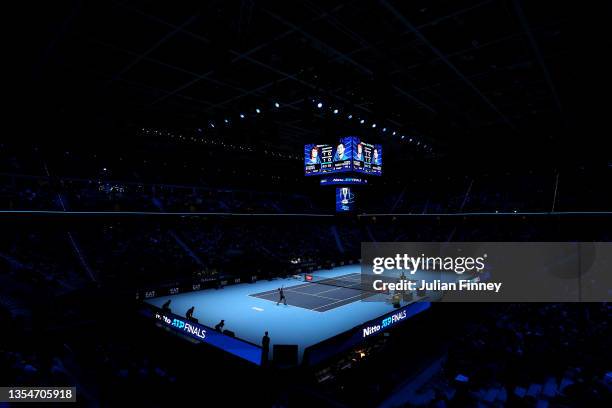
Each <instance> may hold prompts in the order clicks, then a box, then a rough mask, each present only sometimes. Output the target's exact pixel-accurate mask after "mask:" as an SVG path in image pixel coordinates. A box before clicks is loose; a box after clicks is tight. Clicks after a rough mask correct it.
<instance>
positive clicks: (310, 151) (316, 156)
mask: <svg viewBox="0 0 612 408" xmlns="http://www.w3.org/2000/svg"><path fill="white" fill-rule="evenodd" d="M331 168H332V146H331V145H325V144H319V145H316V144H307V145H306V146H304V172H305V173H306V175H307V176H313V175H319V174H322V173H327V172H329V171H330V170H331Z"/></svg>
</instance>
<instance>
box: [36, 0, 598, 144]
mask: <svg viewBox="0 0 612 408" xmlns="http://www.w3.org/2000/svg"><path fill="white" fill-rule="evenodd" d="M44 7H45V8H48V10H41V12H40V13H39V14H40V15H38V16H37V17H36V19H35V23H34V24H35V25H36V27H35V30H33V31H35V32H36V33H37V40H36V41H37V42H36V46H37V47H36V48H35V49H34V50H35V52H33V53H32V54H31V56H30V58H31V67H32V68H31V70H30V72H31V74H32V76H33V81H32V83H33V84H34V85H35V87H36V90H35V92H36V93H37V95H39V96H37V99H39V101H40V102H41V105H39V106H42V105H43V104H44V106H46V107H48V108H47V109H61V110H62V112H63V113H64V114H66V112H68V115H74V116H81V115H85V116H87V115H92V114H94V113H95V114H97V115H101V116H102V117H103V118H107V119H109V120H111V119H112V120H113V121H118V122H120V123H126V122H129V123H136V124H138V125H141V124H142V125H153V126H164V127H172V126H174V127H206V126H209V125H210V123H211V122H212V123H213V124H217V127H222V126H219V125H222V124H223V121H224V120H226V119H227V120H228V121H231V122H232V123H234V122H238V121H239V120H238V119H239V115H240V114H245V115H246V116H247V118H246V119H247V120H248V119H251V120H252V122H250V125H249V126H251V127H256V126H258V125H257V124H256V119H258V118H260V121H259V122H257V123H264V125H262V126H264V128H265V129H266V131H268V133H270V134H271V135H270V141H271V142H273V143H277V144H279V145H282V146H289V148H294V147H295V146H297V145H299V144H301V143H305V142H312V141H313V140H315V141H316V139H317V138H320V137H321V134H322V133H323V135H327V134H328V133H331V134H333V133H335V132H337V130H338V129H340V130H343V129H346V131H347V132H349V131H352V130H355V131H360V132H363V133H365V135H364V137H367V136H370V137H372V138H377V139H379V140H383V141H386V142H387V143H398V145H408V146H409V147H410V149H412V150H413V151H414V152H415V153H416V154H424V155H427V154H437V153H440V152H442V153H444V152H448V151H449V150H453V149H459V148H462V149H468V148H470V146H472V147H473V146H481V147H482V146H487V147H488V148H491V147H493V146H511V145H516V144H519V145H521V144H525V143H529V145H530V146H534V145H541V146H544V147H545V146H548V145H549V144H550V143H556V142H558V141H559V140H560V138H562V137H563V138H567V134H568V132H567V131H568V129H576V128H577V127H578V125H577V122H580V121H581V120H582V116H581V115H582V113H583V111H584V100H583V99H582V98H581V97H579V96H580V95H581V92H583V91H584V89H585V81H587V79H588V78H587V77H588V76H589V75H594V74H593V73H592V72H591V71H590V70H586V69H585V59H584V58H585V57H584V54H586V50H585V47H584V43H583V42H582V41H581V39H582V38H583V37H585V36H587V35H588V29H587V27H590V28H591V29H592V28H593V24H592V20H590V18H591V17H592V16H593V15H594V14H597V13H596V11H595V10H590V12H589V13H588V14H589V15H588V16H587V15H586V14H585V13H581V12H578V11H576V5H575V4H563V2H550V3H549V2H527V1H519V0H483V1H465V0H456V1H450V2H442V1H428V0H418V1H397V0H380V1H357V2H353V1H330V0H324V1H314V0H311V1H284V2H258V1H250V0H243V1H211V2H204V1H200V2H187V3H185V2H171V3H167V2H155V1H135V2H127V1H103V2H102V1H99V2H94V1H91V2H88V1H73V2H66V3H64V4H63V5H62V6H60V5H59V4H58V3H56V2H53V4H48V5H46V6H44ZM597 38H599V37H593V38H591V40H590V43H591V44H593V42H594V41H597ZM319 102H321V103H322V105H323V106H322V108H318V107H317V104H318V103H319ZM275 103H278V104H279V107H278V108H277V107H276V106H275ZM255 109H260V114H257V113H256V112H255ZM335 109H338V113H334V110H335ZM349 114H350V115H353V117H352V119H348V115H349ZM257 115H260V116H257ZM360 118H364V119H365V123H364V124H363V125H361V124H360V123H359V120H358V119H360ZM374 123H376V125H377V127H376V128H372V127H371V124H374ZM360 129H361V130H360ZM383 129H387V130H386V131H385V132H383ZM392 129H393V131H395V132H396V134H395V135H392V132H391V130H392ZM401 136H405V138H404V139H401V138H400V137H401ZM410 139H413V140H414V142H412V143H413V144H414V145H413V146H410V143H411V142H410V141H409V140H410ZM417 140H418V141H419V143H420V146H419V147H418V148H417V146H416V141H417ZM423 146H427V148H423ZM466 146H467V147H466Z"/></svg>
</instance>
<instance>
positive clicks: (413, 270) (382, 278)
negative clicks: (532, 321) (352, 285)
mask: <svg viewBox="0 0 612 408" xmlns="http://www.w3.org/2000/svg"><path fill="white" fill-rule="evenodd" d="M361 260H362V261H361V286H362V290H363V291H364V293H365V294H364V296H363V297H362V299H363V300H365V301H385V302H393V303H395V304H402V303H405V302H413V301H428V302H430V301H440V302H609V301H611V300H612V242H383V243H373V242H372V243H371V242H364V243H362V244H361Z"/></svg>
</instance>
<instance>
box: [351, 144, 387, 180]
mask: <svg viewBox="0 0 612 408" xmlns="http://www.w3.org/2000/svg"><path fill="white" fill-rule="evenodd" d="M353 145H354V148H353V170H354V171H356V172H360V173H367V174H371V175H376V176H379V175H381V174H382V146H381V145H379V144H370V143H366V142H363V141H361V140H360V139H359V138H358V137H353Z"/></svg>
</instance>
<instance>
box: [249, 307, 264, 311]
mask: <svg viewBox="0 0 612 408" xmlns="http://www.w3.org/2000/svg"><path fill="white" fill-rule="evenodd" d="M251 309H253V310H257V311H258V312H263V311H264V310H263V309H262V308H261V307H255V306H253V307H252V308H251Z"/></svg>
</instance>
